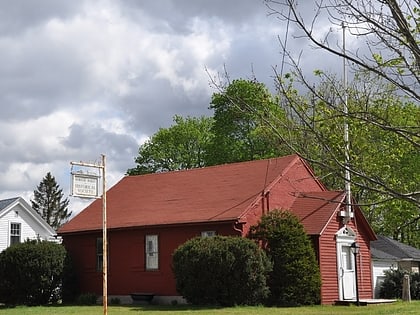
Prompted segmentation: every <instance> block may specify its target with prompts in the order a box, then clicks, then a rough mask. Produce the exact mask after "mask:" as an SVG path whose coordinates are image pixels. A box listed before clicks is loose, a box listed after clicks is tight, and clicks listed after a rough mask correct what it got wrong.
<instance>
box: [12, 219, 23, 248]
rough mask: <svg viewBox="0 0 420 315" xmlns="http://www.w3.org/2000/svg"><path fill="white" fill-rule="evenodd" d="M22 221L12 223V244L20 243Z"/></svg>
mask: <svg viewBox="0 0 420 315" xmlns="http://www.w3.org/2000/svg"><path fill="white" fill-rule="evenodd" d="M20 234H21V230H20V223H10V245H13V244H18V243H20Z"/></svg>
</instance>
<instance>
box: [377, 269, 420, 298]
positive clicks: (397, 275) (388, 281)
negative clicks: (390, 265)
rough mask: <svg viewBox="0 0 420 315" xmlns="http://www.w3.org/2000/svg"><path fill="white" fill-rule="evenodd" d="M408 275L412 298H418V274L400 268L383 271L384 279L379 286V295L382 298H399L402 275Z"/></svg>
mask: <svg viewBox="0 0 420 315" xmlns="http://www.w3.org/2000/svg"><path fill="white" fill-rule="evenodd" d="M406 274H408V275H409V276H410V294H411V298H412V299H413V300H420V274H419V273H418V272H417V273H409V272H407V271H405V270H402V269H389V270H386V271H385V279H384V281H383V282H382V284H381V287H380V288H379V297H380V298H383V299H401V298H402V286H403V278H404V275H406Z"/></svg>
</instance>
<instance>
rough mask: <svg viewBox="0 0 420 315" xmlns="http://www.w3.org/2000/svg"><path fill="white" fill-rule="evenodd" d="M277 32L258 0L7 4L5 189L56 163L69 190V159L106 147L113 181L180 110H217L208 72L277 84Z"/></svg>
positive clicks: (1, 172) (26, 192)
mask: <svg viewBox="0 0 420 315" xmlns="http://www.w3.org/2000/svg"><path fill="white" fill-rule="evenodd" d="M277 35H280V36H283V35H284V25H281V23H280V22H279V21H277V20H276V19H275V18H273V17H267V9H266V7H265V6H264V4H263V1H257V0H235V1H233V0H232V1H222V0H217V1H204V0H201V1H187V0H176V1H175V0H172V1H170V0H165V1H163V0H162V1H135V0H119V1H106V0H96V1H94V0H92V1H82V0H80V1H77V0H75V1H55V0H40V1H23V0H22V1H2V2H1V3H0V60H1V62H0V108H1V115H0V130H2V132H1V133H0V152H1V153H2V156H1V158H0V178H1V180H0V198H8V197H14V196H19V195H21V196H23V197H24V198H26V199H29V198H31V194H32V192H33V190H34V189H35V187H36V185H38V184H39V182H40V181H41V180H42V178H43V177H44V176H45V174H46V173H47V172H49V171H50V172H51V173H52V174H53V175H54V176H56V179H57V181H58V183H59V184H60V186H62V187H63V189H64V191H65V192H68V187H69V183H70V180H69V162H70V161H80V160H87V161H91V160H92V159H98V158H99V156H100V154H106V155H107V160H108V161H109V164H108V168H109V169H108V176H109V182H110V184H113V183H115V182H116V181H117V180H118V179H119V178H121V176H123V175H124V173H125V171H126V170H127V169H128V168H130V167H133V166H134V158H135V156H136V155H137V151H138V147H139V145H140V144H141V143H142V141H144V140H145V139H146V138H147V137H148V136H150V135H152V134H153V133H154V132H156V131H157V130H158V128H159V127H168V126H169V125H170V124H171V123H172V118H173V116H174V115H175V114H178V115H183V116H188V115H189V116H199V115H209V114H211V113H210V111H209V109H208V106H209V103H210V99H211V94H212V93H213V92H215V90H214V89H212V88H211V87H210V83H209V80H210V78H209V74H210V75H211V76H213V75H216V74H217V73H218V72H220V73H223V71H224V67H226V69H227V70H228V72H229V76H230V77H231V79H234V78H238V77H242V78H249V77H251V76H252V75H254V74H255V76H256V77H257V79H258V80H260V81H263V82H265V83H266V84H267V85H268V86H271V85H272V79H271V77H272V74H273V73H272V69H271V67H272V66H273V65H278V64H280V62H281V61H280V58H281V57H280V54H279V52H278V50H279V46H278V42H277ZM205 69H207V70H208V72H209V73H206V71H205ZM72 203H73V201H72ZM75 204H77V203H75ZM74 207H77V206H74Z"/></svg>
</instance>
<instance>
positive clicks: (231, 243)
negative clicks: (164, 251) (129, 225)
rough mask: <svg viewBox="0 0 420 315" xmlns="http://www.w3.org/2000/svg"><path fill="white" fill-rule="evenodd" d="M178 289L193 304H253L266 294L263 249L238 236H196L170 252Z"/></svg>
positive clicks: (267, 270) (266, 270)
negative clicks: (172, 252)
mask: <svg viewBox="0 0 420 315" xmlns="http://www.w3.org/2000/svg"><path fill="white" fill-rule="evenodd" d="M173 270H174V274H175V279H176V286H177V290H178V292H179V293H180V294H181V295H182V296H184V298H186V300H187V301H188V302H190V303H192V304H196V305H223V306H231V305H255V304H259V303H261V302H262V301H263V300H264V299H265V298H266V297H267V294H268V288H267V285H266V274H267V273H268V272H269V270H270V264H269V261H268V259H267V257H266V255H265V254H264V252H263V251H262V250H261V249H260V248H259V247H258V246H257V245H256V244H255V243H254V242H253V241H251V240H249V239H245V238H241V237H226V236H215V237H206V238H201V237H197V238H194V239H192V240H189V241H187V242H186V243H185V244H183V245H181V246H180V247H179V248H178V249H176V250H175V252H174V254H173Z"/></svg>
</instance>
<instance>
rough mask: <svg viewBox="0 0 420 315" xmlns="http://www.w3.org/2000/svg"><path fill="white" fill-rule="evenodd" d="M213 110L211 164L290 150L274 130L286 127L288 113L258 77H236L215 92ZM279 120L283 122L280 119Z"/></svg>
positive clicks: (274, 154) (272, 154)
mask: <svg viewBox="0 0 420 315" xmlns="http://www.w3.org/2000/svg"><path fill="white" fill-rule="evenodd" d="M210 108H211V109H213V110H214V116H213V118H214V123H213V125H212V128H211V130H212V132H213V134H214V137H213V138H212V140H211V142H210V145H209V150H208V158H207V161H208V165H217V164H223V163H231V162H239V161H248V160H256V159H262V158H268V157H274V156H279V155H283V154H284V153H285V152H290V151H287V147H285V146H284V145H283V143H282V141H279V138H278V137H275V136H274V134H273V128H269V125H270V124H275V126H276V132H282V130H284V129H285V128H284V124H282V123H284V120H285V113H284V111H283V110H282V109H281V108H280V107H279V106H278V104H277V102H276V99H275V98H274V97H273V96H272V95H271V93H270V92H269V91H268V89H267V87H266V86H265V85H264V84H263V83H260V82H257V81H256V80H243V79H239V80H234V81H233V82H232V83H230V84H228V85H227V86H226V87H225V88H221V89H219V92H218V93H214V94H213V96H212V100H211V103H210ZM279 122H280V123H279Z"/></svg>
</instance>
